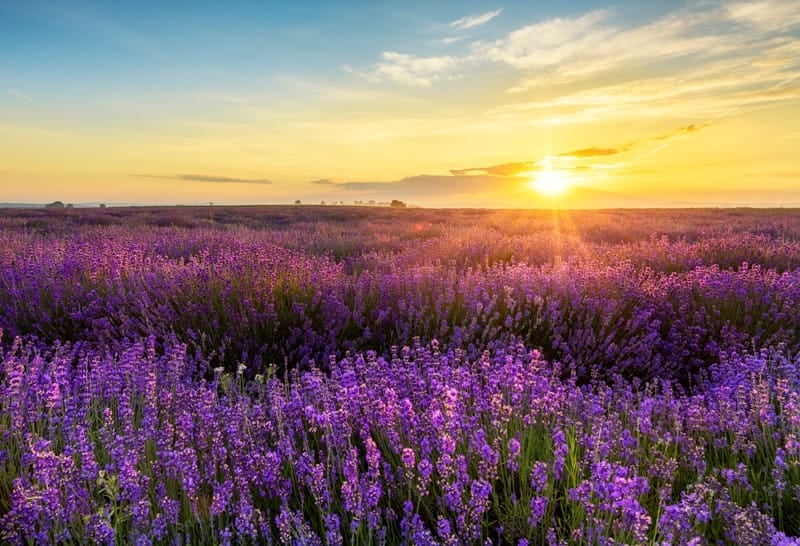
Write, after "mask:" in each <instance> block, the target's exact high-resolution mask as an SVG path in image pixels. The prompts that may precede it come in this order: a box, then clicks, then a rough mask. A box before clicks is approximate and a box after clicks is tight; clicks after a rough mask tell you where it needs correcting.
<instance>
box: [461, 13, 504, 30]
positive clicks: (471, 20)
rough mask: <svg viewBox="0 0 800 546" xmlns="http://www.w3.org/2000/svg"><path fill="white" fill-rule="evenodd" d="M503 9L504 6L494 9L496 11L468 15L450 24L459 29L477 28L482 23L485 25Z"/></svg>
mask: <svg viewBox="0 0 800 546" xmlns="http://www.w3.org/2000/svg"><path fill="white" fill-rule="evenodd" d="M502 11H503V9H502V8H500V9H497V10H494V11H487V12H486V13H482V14H480V15H467V16H465V17H462V18H460V19H456V20H455V21H453V22H452V23H450V26H451V27H453V28H455V29H458V30H467V29H470V28H475V27H478V26H481V25H485V24H486V23H488V22H489V21H491V20H492V19H494V18H495V17H497V16H498V15H500V13H501V12H502Z"/></svg>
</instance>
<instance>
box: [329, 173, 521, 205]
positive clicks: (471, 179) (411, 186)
mask: <svg viewBox="0 0 800 546" xmlns="http://www.w3.org/2000/svg"><path fill="white" fill-rule="evenodd" d="M525 181H527V179H525V178H516V177H511V176H507V177H502V176H492V175H488V174H487V175H428V174H421V175H417V176H409V177H406V178H402V179H400V180H393V181H388V182H338V183H336V185H335V186H336V187H337V188H339V189H342V190H346V191H352V192H359V193H363V194H370V195H376V196H387V197H388V196H396V197H400V198H404V199H405V198H410V199H414V198H424V197H431V196H437V197H439V196H447V195H462V194H475V193H496V192H502V191H514V190H516V189H517V188H518V187H519V185H520V184H521V183H524V182H525Z"/></svg>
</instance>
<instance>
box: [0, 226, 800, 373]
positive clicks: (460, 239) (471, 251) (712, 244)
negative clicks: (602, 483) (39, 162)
mask: <svg viewBox="0 0 800 546" xmlns="http://www.w3.org/2000/svg"><path fill="white" fill-rule="evenodd" d="M315 229H316V230H317V231H319V229H318V228H315ZM311 231H313V230H311ZM366 237H368V236H366ZM308 240H309V238H308V237H303V235H302V231H297V230H293V231H290V232H275V231H272V232H270V231H267V232H264V231H254V230H246V229H237V230H213V229H189V230H186V229H177V228H137V229H132V228H106V229H101V228H86V229H83V230H79V231H78V232H76V233H73V234H70V235H64V236H53V235H49V236H48V235H39V234H36V233H33V232H27V231H19V230H8V231H3V232H0V302H2V305H1V306H0V328H3V329H4V330H5V332H6V339H7V342H8V340H10V339H13V338H14V337H16V336H28V337H36V338H37V339H38V340H39V342H40V343H41V346H42V347H46V346H48V345H49V344H51V343H53V342H54V341H56V340H60V341H62V342H65V341H71V342H84V343H88V344H90V345H91V346H92V347H94V348H106V349H109V350H111V351H119V349H120V348H121V347H122V346H123V345H124V343H126V342H131V341H135V340H138V339H141V338H142V337H146V336H155V337H156V338H157V340H158V343H159V347H161V346H163V345H164V344H165V343H166V342H167V341H168V340H170V339H177V341H178V342H180V343H186V344H187V345H188V347H189V349H190V352H191V355H193V356H194V357H196V358H197V359H198V360H205V361H207V362H210V365H211V366H212V367H213V366H216V365H220V364H221V365H223V366H225V367H226V369H227V370H228V371H233V370H235V368H236V366H237V364H238V363H240V362H244V363H247V364H248V366H249V369H250V371H251V374H252V373H256V372H258V371H259V370H262V369H263V368H264V367H265V366H267V365H269V364H271V363H277V364H278V365H283V364H284V362H288V363H290V365H298V364H299V365H308V364H309V363H311V362H312V361H314V362H316V363H317V364H324V363H326V362H327V358H328V356H329V355H331V354H338V355H342V354H344V351H347V350H350V351H352V352H353V353H354V354H355V353H357V352H363V351H366V350H375V351H377V352H378V353H379V354H381V355H383V356H388V354H387V351H388V348H389V347H390V346H391V345H404V344H408V343H410V340H411V339H412V338H413V337H414V336H421V337H422V339H423V341H424V342H426V341H429V340H431V339H434V338H435V339H438V340H440V341H441V342H442V343H444V344H447V345H448V346H451V347H458V348H462V349H463V350H464V351H466V355H467V356H468V357H469V358H472V359H475V358H478V357H479V356H480V354H481V352H482V351H483V350H484V349H486V348H488V349H492V348H495V347H502V346H504V345H506V344H507V343H511V342H515V341H522V342H524V343H525V344H526V345H529V346H533V347H537V348H539V349H540V350H541V351H542V353H543V354H544V355H545V357H546V358H547V359H548V360H551V361H559V362H561V363H563V364H564V365H574V366H575V367H576V368H577V372H578V375H579V378H580V379H581V380H584V379H586V378H589V377H597V376H602V377H610V376H611V375H612V374H614V373H621V374H623V375H625V376H627V377H633V376H637V377H640V378H644V379H649V378H653V377H660V378H669V379H675V378H678V379H680V380H681V381H683V382H684V383H685V384H688V383H689V382H690V381H693V382H697V381H703V380H704V373H705V371H706V369H707V366H708V365H709V364H710V363H713V362H717V361H719V359H720V357H721V356H722V355H724V354H731V353H734V352H736V353H740V354H742V353H745V352H748V351H752V348H753V347H780V346H782V347H784V349H785V350H786V351H788V353H789V354H794V353H795V352H796V351H797V350H798V349H800V328H798V319H797V317H798V316H800V268H796V267H792V264H793V263H796V262H797V261H798V260H800V243H798V242H796V241H788V240H783V239H777V238H774V237H768V236H765V235H758V234H757V235H753V234H749V235H748V234H728V235H727V236H725V235H720V234H716V235H714V236H713V237H712V238H711V239H709V240H700V241H696V242H687V241H684V240H677V241H671V240H669V239H666V238H658V237H656V238H653V239H651V240H649V241H646V242H643V241H640V242H637V243H632V244H617V245H608V244H592V243H587V242H585V241H582V240H580V239H577V238H576V237H575V236H574V234H573V235H569V234H568V233H562V232H552V233H549V234H544V233H536V234H533V235H530V236H522V235H513V236H510V235H508V234H503V233H500V232H492V231H485V230H484V231H481V230H479V229H477V228H465V227H459V228H451V229H443V231H442V232H441V233H438V234H437V235H436V236H432V237H430V238H427V239H419V240H413V241H411V242H408V243H406V244H405V245H404V246H402V247H401V248H400V249H399V250H394V251H391V252H389V251H380V252H378V251H375V252H368V253H357V252H355V251H353V252H351V253H349V254H348V255H346V256H343V257H342V258H341V259H339V260H334V259H333V258H329V257H326V256H318V255H315V254H314V253H311V252H307V251H304V249H303V245H304V244H307V245H310V244H311V243H304V241H308ZM348 241H350V244H351V245H352V246H354V247H355V246H357V245H356V243H357V242H358V240H357V239H353V238H352V236H350V238H349V239H348ZM276 243H279V244H276ZM289 246H295V247H296V248H287V247H289ZM725 254H727V255H730V256H735V257H736V260H737V266H736V268H735V269H728V268H721V267H719V266H718V264H717V263H716V262H717V261H719V260H718V258H719V256H720V255H725ZM739 259H742V260H749V261H750V262H755V263H754V264H753V265H749V264H747V263H745V264H742V262H739V261H738V260H739Z"/></svg>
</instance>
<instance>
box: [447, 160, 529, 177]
mask: <svg viewBox="0 0 800 546" xmlns="http://www.w3.org/2000/svg"><path fill="white" fill-rule="evenodd" d="M538 168H539V167H538V164H537V163H536V162H534V161H523V162H519V163H503V164H501V165H492V166H491V167H471V168H469V169H450V174H452V175H454V176H465V175H470V174H490V175H495V176H514V175H518V174H522V173H526V172H530V171H533V170H536V169H538Z"/></svg>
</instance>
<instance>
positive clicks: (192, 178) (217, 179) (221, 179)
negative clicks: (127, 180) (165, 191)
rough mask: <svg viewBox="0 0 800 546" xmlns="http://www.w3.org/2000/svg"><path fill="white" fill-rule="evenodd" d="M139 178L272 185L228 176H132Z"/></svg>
mask: <svg viewBox="0 0 800 546" xmlns="http://www.w3.org/2000/svg"><path fill="white" fill-rule="evenodd" d="M133 176H137V177H140V178H168V179H172V180H188V181H191V182H215V183H219V184H272V181H271V180H268V179H266V178H235V177H230V176H216V175H211V174H174V175H168V174H134V175H133Z"/></svg>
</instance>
